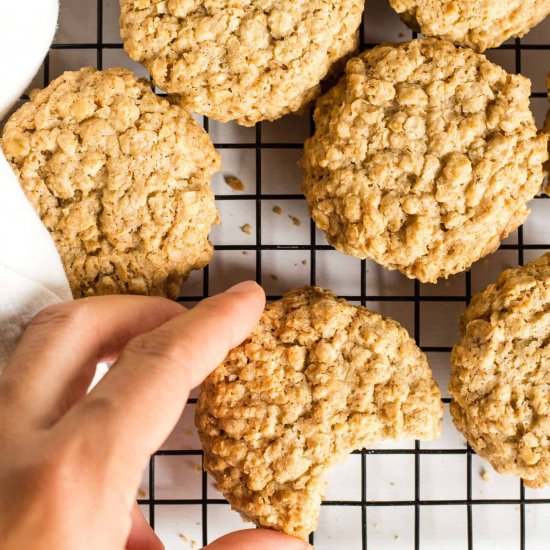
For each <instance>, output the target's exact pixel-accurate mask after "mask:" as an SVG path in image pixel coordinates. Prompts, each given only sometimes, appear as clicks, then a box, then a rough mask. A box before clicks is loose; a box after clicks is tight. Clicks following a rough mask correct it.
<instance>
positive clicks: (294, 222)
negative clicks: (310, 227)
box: [288, 214, 302, 225]
mask: <svg viewBox="0 0 550 550" xmlns="http://www.w3.org/2000/svg"><path fill="white" fill-rule="evenodd" d="M288 217H289V218H290V219H291V220H292V223H293V224H294V225H302V222H301V221H300V218H297V217H296V216H293V215H292V214H289V215H288Z"/></svg>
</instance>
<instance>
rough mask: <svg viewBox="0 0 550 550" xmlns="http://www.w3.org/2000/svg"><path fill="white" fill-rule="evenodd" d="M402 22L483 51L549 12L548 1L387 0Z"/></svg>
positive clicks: (522, 31)
mask: <svg viewBox="0 0 550 550" xmlns="http://www.w3.org/2000/svg"><path fill="white" fill-rule="evenodd" d="M390 4H391V6H392V7H393V9H394V10H395V11H397V13H399V15H400V16H401V18H402V19H403V21H404V22H405V23H406V24H407V25H409V26H410V27H411V28H412V29H413V30H415V31H418V32H421V33H422V34H424V35H426V36H437V37H439V38H444V39H447V40H450V41H451V42H454V43H455V44H458V45H462V46H469V47H470V48H473V49H474V50H476V51H479V52H482V51H484V50H486V49H487V48H495V47H497V46H500V45H501V44H502V43H503V42H505V41H506V40H508V39H509V38H514V37H522V36H523V35H524V34H526V33H527V32H529V31H530V30H531V29H532V28H533V27H534V26H536V25H538V24H539V23H540V22H541V21H542V20H543V19H544V18H545V17H546V16H547V15H548V14H549V13H550V0H390Z"/></svg>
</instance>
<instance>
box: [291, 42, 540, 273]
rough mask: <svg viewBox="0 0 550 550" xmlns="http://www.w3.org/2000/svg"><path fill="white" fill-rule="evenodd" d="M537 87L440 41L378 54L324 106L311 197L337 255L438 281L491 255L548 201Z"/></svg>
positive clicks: (358, 63)
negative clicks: (537, 201)
mask: <svg viewBox="0 0 550 550" xmlns="http://www.w3.org/2000/svg"><path fill="white" fill-rule="evenodd" d="M530 91H531V84H530V81H529V80H528V79H527V78H525V77H523V76H521V75H511V74H508V73H507V72H506V71H505V70H504V69H503V68H501V67H500V66H498V65H495V64H493V63H491V62H490V61H488V60H487V59H486V57H485V56H484V55H482V54H477V53H475V52H473V51H472V50H471V49H468V48H456V47H455V46H454V45H453V44H451V43H450V42H447V41H442V40H438V39H425V40H413V41H411V42H406V43H402V44H387V45H382V46H379V47H376V48H374V49H373V50H370V51H367V52H365V53H363V54H361V55H360V56H359V57H355V58H353V59H351V60H349V61H348V63H347V66H346V73H345V75H344V76H343V77H342V79H341V80H340V81H339V83H338V84H337V85H336V86H335V87H334V88H332V89H331V90H330V91H329V92H328V93H327V94H325V95H324V96H322V97H321V98H319V100H318V101H317V105H316V109H315V115H314V119H315V125H316V131H315V134H314V136H313V137H312V138H310V139H309V140H308V141H307V142H306V145H305V150H304V157H303V159H302V165H303V167H304V171H305V176H304V182H303V191H304V193H305V195H306V198H307V200H308V203H309V207H310V211H311V215H312V217H313V220H314V221H315V223H316V224H317V226H318V227H319V228H320V229H322V230H323V231H324V232H325V233H326V236H327V239H328V241H329V242H330V244H331V245H333V246H334V247H335V248H337V249H338V250H340V251H341V252H344V253H346V254H350V255H352V256H356V257H358V258H370V259H373V260H375V261H376V262H378V263H379V264H381V265H383V266H385V267H387V268H389V269H398V270H399V271H401V272H402V273H404V274H405V275H406V276H408V277H410V278H417V279H419V280H420V281H422V282H432V283H433V282H436V281H437V279H439V278H442V277H444V278H446V277H449V276H450V275H453V274H455V273H459V272H461V271H464V270H466V269H468V268H469V267H470V266H471V265H472V263H473V262H475V261H476V260H478V259H479V258H481V257H483V256H485V255H486V254H489V253H491V252H494V251H495V250H496V249H497V247H498V246H499V243H500V241H501V239H503V238H505V237H506V236H507V235H508V234H509V233H510V232H511V231H513V230H514V229H516V228H517V227H518V226H519V225H521V224H522V223H523V221H524V220H525V219H526V217H527V215H528V214H529V209H528V207H527V202H528V201H530V200H531V199H532V198H533V197H534V196H535V195H537V194H538V193H540V191H541V187H542V182H543V163H544V161H545V160H546V159H547V157H548V152H547V136H546V135H543V134H537V129H536V127H535V122H534V118H533V115H532V114H531V111H530V110H529V95H530Z"/></svg>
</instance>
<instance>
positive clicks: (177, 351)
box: [125, 330, 188, 364]
mask: <svg viewBox="0 0 550 550" xmlns="http://www.w3.org/2000/svg"><path fill="white" fill-rule="evenodd" d="M187 349H188V344H187V338H186V336H185V335H183V334H182V335H181V336H179V337H174V335H173V334H170V333H168V332H167V331H162V330H159V331H156V332H150V333H148V334H142V335H140V336H136V337H135V338H133V339H132V340H130V342H129V343H128V345H127V346H126V350H125V351H126V352H128V353H130V354H136V355H140V356H144V357H147V358H149V359H152V360H153V361H155V362H160V363H171V364H172V363H180V362H181V361H182V357H183V356H184V355H185V354H186V350H187Z"/></svg>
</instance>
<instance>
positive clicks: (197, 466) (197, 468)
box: [193, 464, 202, 474]
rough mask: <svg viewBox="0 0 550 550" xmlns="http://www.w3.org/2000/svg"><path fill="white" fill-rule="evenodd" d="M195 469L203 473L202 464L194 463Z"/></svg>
mask: <svg viewBox="0 0 550 550" xmlns="http://www.w3.org/2000/svg"><path fill="white" fill-rule="evenodd" d="M193 471H194V472H198V473H199V474H202V466H201V465H200V464H193Z"/></svg>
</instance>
